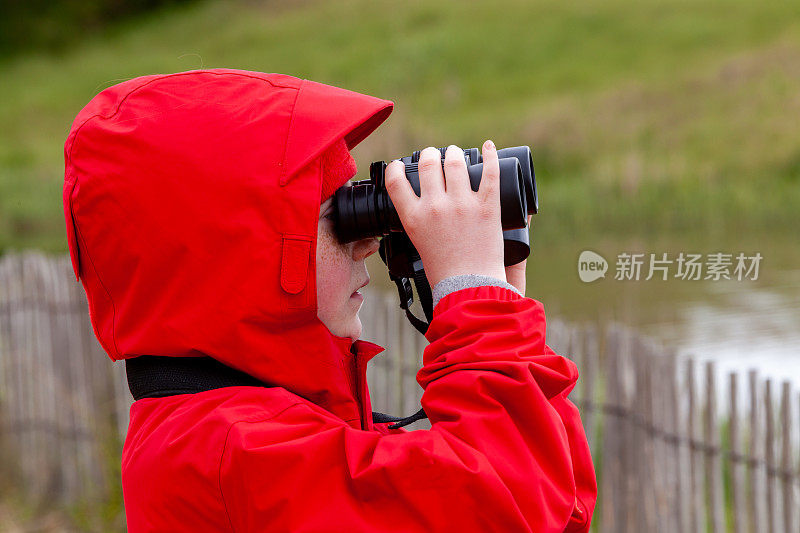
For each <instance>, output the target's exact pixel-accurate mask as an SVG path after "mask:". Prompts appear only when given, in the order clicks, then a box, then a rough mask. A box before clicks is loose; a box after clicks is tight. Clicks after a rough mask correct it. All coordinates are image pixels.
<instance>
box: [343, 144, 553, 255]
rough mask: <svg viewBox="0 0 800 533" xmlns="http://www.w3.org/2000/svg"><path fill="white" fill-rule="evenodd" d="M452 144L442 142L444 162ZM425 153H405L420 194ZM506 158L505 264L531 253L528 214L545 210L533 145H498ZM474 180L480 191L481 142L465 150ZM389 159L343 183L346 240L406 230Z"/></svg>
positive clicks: (503, 173) (502, 164) (503, 204)
mask: <svg viewBox="0 0 800 533" xmlns="http://www.w3.org/2000/svg"><path fill="white" fill-rule="evenodd" d="M445 150H446V148H439V152H440V153H441V159H442V162H444V154H445ZM419 156H420V152H419V151H415V152H414V153H413V154H412V155H411V156H406V157H402V158H400V161H402V162H403V164H404V165H405V176H406V179H407V180H408V181H409V183H410V184H411V187H412V189H413V190H414V192H415V193H416V195H417V196H419V195H420V185H419V167H418V164H419ZM497 157H498V159H499V163H500V222H501V225H502V228H503V239H504V241H505V264H506V265H513V264H515V263H518V262H520V261H522V260H523V259H525V258H526V257H528V255H529V254H530V245H529V241H528V228H527V215H528V214H535V213H536V212H537V211H538V210H539V201H538V197H537V193H536V176H535V174H534V171H533V157H532V156H531V149H530V148H529V147H528V146H516V147H514V148H502V149H500V150H498V151H497ZM464 160H465V162H466V164H467V173H468V174H469V181H470V186H471V188H472V190H473V191H477V190H478V188H479V186H480V182H481V175H482V173H483V158H482V157H481V154H480V152H479V150H478V149H477V148H469V149H466V150H464ZM386 166H387V165H386V163H385V162H384V161H375V162H373V163H372V164H370V167H369V179H368V180H362V181H357V182H354V183H353V184H352V185H351V186H344V187H340V188H339V189H338V190H337V191H336V193H335V195H334V202H333V204H334V227H335V232H336V235H337V237H338V239H339V241H340V242H342V243H347V242H352V241H357V240H360V239H365V238H368V237H383V236H387V235H390V234H391V233H392V232H403V233H405V230H404V229H403V225H402V224H401V223H400V218H399V216H398V215H397V210H396V209H395V207H394V205H393V204H392V200H391V198H389V193H388V192H387V191H386V182H385V172H386Z"/></svg>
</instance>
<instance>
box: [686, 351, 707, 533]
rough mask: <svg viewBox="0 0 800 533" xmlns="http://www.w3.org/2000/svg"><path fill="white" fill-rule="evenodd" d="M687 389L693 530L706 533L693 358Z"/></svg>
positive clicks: (688, 369)
mask: <svg viewBox="0 0 800 533" xmlns="http://www.w3.org/2000/svg"><path fill="white" fill-rule="evenodd" d="M686 387H687V389H688V390H687V393H688V397H689V416H688V431H687V434H688V435H689V443H690V450H691V453H690V460H689V463H690V465H691V466H690V468H691V471H692V478H693V482H692V486H691V492H692V505H691V509H692V529H693V530H694V531H697V532H701V531H705V529H706V520H705V486H704V483H703V472H704V470H705V468H704V459H705V458H704V455H703V451H702V449H701V448H700V446H699V443H700V414H699V411H700V409H699V402H698V401H697V390H696V388H695V362H694V359H692V358H691V357H690V358H689V359H688V360H687V361H686Z"/></svg>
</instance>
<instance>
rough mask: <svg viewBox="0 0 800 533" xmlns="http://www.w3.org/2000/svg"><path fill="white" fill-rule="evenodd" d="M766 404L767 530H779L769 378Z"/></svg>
mask: <svg viewBox="0 0 800 533" xmlns="http://www.w3.org/2000/svg"><path fill="white" fill-rule="evenodd" d="M764 406H765V407H766V412H767V416H766V419H765V421H764V422H765V426H766V433H765V437H766V438H765V440H764V461H765V470H766V472H767V490H766V496H767V531H769V532H770V533H777V532H778V524H777V509H776V502H775V470H776V468H775V415H774V411H773V406H772V380H771V379H767V380H766V383H765V387H764Z"/></svg>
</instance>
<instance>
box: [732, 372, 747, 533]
mask: <svg viewBox="0 0 800 533" xmlns="http://www.w3.org/2000/svg"><path fill="white" fill-rule="evenodd" d="M728 378H729V381H730V413H729V425H728V438H729V440H730V446H731V453H730V461H729V464H730V470H731V492H732V495H733V532H734V533H744V528H745V524H746V515H745V512H746V509H745V506H744V495H743V494H742V491H743V490H744V472H743V465H742V448H741V445H740V443H739V439H740V435H739V384H738V375H737V374H736V372H731V373H730V374H729V375H728Z"/></svg>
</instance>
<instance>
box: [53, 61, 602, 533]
mask: <svg viewBox="0 0 800 533" xmlns="http://www.w3.org/2000/svg"><path fill="white" fill-rule="evenodd" d="M391 109H392V103H391V102H388V101H385V100H380V99H377V98H373V97H370V96H366V95H362V94H358V93H353V92H350V91H346V90H343V89H338V88H335V87H330V86H327V85H323V84H319V83H314V82H311V81H307V80H299V79H297V78H293V77H290V76H282V75H277V74H263V73H257V72H245V71H235V70H223V69H219V70H204V71H193V72H184V73H177V74H170V75H158V76H147V77H142V78H136V79H133V80H130V81H127V82H124V83H121V84H119V85H116V86H113V87H110V88H108V89H106V90H105V91H103V92H102V93H100V94H99V95H97V96H96V97H95V98H94V99H93V100H92V101H91V102H90V103H89V104H88V105H87V106H86V107H85V108H84V109H83V110H82V111H81V112H80V113H79V115H78V116H77V118H76V120H75V122H74V124H73V126H72V129H71V131H70V134H69V137H68V139H67V142H66V145H65V160H66V171H65V184H64V209H65V217H66V225H67V239H68V243H69V249H70V254H71V258H72V265H73V268H74V271H75V274H76V276H77V277H78V278H79V279H80V280H81V281H82V283H83V286H84V289H85V290H86V294H87V297H88V302H89V312H90V315H91V321H92V325H93V328H94V331H95V334H96V336H97V338H98V340H99V341H100V343H101V344H102V346H103V348H104V349H105V351H106V352H107V353H108V355H109V357H110V358H111V359H112V360H122V359H125V360H126V361H127V364H128V371H129V382H130V385H131V390H132V392H133V394H134V398H135V399H136V401H135V403H134V404H133V406H132V407H131V413H130V414H131V417H130V426H129V430H128V434H127V439H126V441H125V445H124V449H123V456H122V483H123V492H124V498H125V509H126V514H127V522H128V528H129V530H130V531H131V532H133V533H137V532H144V531H290V532H303V531H309V532H310V531H314V532H321V531H332V532H335V531H402V532H415V531H460V532H464V531H514V532H517V531H537V532H541V531H564V530H568V531H586V530H588V528H589V522H590V518H591V513H592V510H593V507H594V502H595V496H596V485H595V480H594V472H593V469H592V463H591V458H590V455H589V450H588V446H587V443H586V439H585V436H584V433H583V430H582V427H581V422H580V418H579V415H578V412H577V410H576V408H575V407H574V405H572V404H571V403H570V402H569V400H568V399H567V395H568V394H569V392H570V390H571V389H572V387H573V386H574V384H575V381H576V379H577V372H576V369H575V366H574V365H573V364H572V363H571V362H569V361H568V360H566V359H564V358H562V357H560V356H558V355H556V354H554V353H553V352H552V351H551V350H550V349H549V348H548V347H547V346H546V345H545V317H544V311H543V308H542V305H541V304H540V303H539V302H537V301H536V300H533V299H529V298H525V297H524V296H522V293H524V289H525V288H524V265H522V266H521V267H517V268H516V269H515V270H513V271H507V270H506V269H504V267H503V244H502V233H501V228H500V216H499V198H498V179H499V177H498V174H499V171H498V166H497V155H496V151H495V148H494V146H493V145H492V144H491V143H488V142H487V143H486V144H485V145H484V147H483V158H484V161H485V169H486V170H485V173H484V175H483V177H482V181H481V188H480V190H479V191H478V192H477V193H474V192H472V191H471V190H470V189H469V186H468V182H467V178H466V177H467V174H466V167H465V165H464V161H463V157H460V156H459V154H458V151H457V149H456V148H455V147H452V148H451V149H450V150H448V152H447V156H446V162H445V164H444V171H443V169H442V165H441V163H440V159H439V157H440V156H439V154H438V152H436V151H435V150H432V149H428V150H425V151H423V154H422V160H421V161H420V181H421V188H422V190H421V196H420V197H417V196H416V195H414V193H413V192H412V191H411V189H410V186H409V185H408V183H407V182H406V181H405V179H404V178H403V172H402V165H401V164H400V163H393V164H391V165H389V167H388V168H387V172H386V182H387V189H388V191H389V194H390V196H391V198H392V200H393V202H394V204H395V206H396V208H397V210H398V214H399V216H400V218H401V221H402V223H403V226H404V228H405V229H406V231H407V232H408V234H409V236H410V237H411V239H412V241H413V242H414V244H415V245H416V246H417V249H418V250H419V252H420V254H421V257H422V259H423V262H424V264H425V267H426V268H425V270H426V273H427V275H428V277H429V281H430V283H431V286H432V287H434V297H435V298H436V306H435V308H434V318H433V320H432V322H431V325H430V328H429V330H428V332H427V334H426V337H427V339H428V340H429V341H430V345H429V346H428V347H427V348H426V349H425V353H424V365H423V367H422V369H420V371H419V372H418V374H417V380H418V382H419V383H420V385H421V386H422V387H423V388H424V390H425V391H424V394H423V397H422V406H423V407H424V408H425V411H426V412H427V414H428V416H429V419H430V422H431V429H430V430H426V431H405V430H402V429H400V430H389V429H388V428H387V427H386V424H375V423H373V420H372V416H371V407H370V401H369V391H368V390H367V383H366V368H367V362H368V361H369V360H370V359H371V358H372V357H374V356H376V355H377V354H378V353H380V352H381V351H382V348H380V347H379V346H376V345H374V344H371V343H368V342H365V341H362V340H358V337H359V336H360V333H361V324H360V322H359V320H358V315H357V313H358V308H359V307H360V304H361V296H360V294H359V293H358V292H357V291H358V289H359V288H360V287H362V286H363V285H364V284H366V282H367V281H368V276H367V272H366V268H365V267H364V259H365V258H366V257H367V256H368V255H370V254H371V253H374V251H375V250H376V241H375V239H365V240H363V241H358V242H355V243H349V244H346V245H340V244H339V243H338V242H337V241H336V240H335V236H334V233H333V228H332V225H331V223H330V220H329V219H328V218H326V217H327V215H328V211H327V208H328V206H329V204H330V196H331V195H332V194H333V192H334V191H335V190H336V189H337V188H338V187H339V186H341V185H342V184H344V183H346V181H347V180H348V179H350V178H351V177H352V176H353V174H354V173H355V165H354V162H353V161H352V158H351V157H350V153H349V150H350V149H352V148H353V147H354V146H355V145H357V144H358V143H359V142H360V141H361V140H363V139H364V138H365V137H366V136H367V135H369V134H370V133H371V132H372V131H373V130H374V129H375V128H376V127H377V126H378V125H379V124H380V123H381V122H383V120H385V119H386V118H387V117H388V115H389V113H390V112H391ZM464 235H469V239H464V238H463V237H464ZM507 276H508V279H507ZM509 280H510V281H512V283H514V284H515V285H516V288H515V287H513V286H512V285H511V284H509V283H508V281H509Z"/></svg>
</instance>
